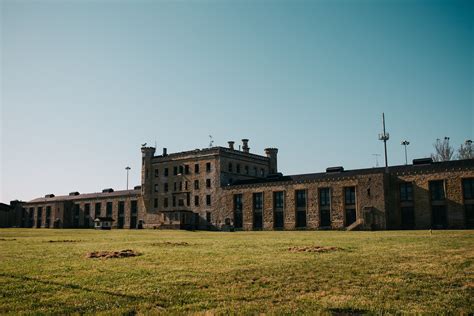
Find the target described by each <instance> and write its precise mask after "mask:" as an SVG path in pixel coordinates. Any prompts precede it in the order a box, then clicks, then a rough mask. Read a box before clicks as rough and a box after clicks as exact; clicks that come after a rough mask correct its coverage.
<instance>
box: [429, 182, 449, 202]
mask: <svg viewBox="0 0 474 316" xmlns="http://www.w3.org/2000/svg"><path fill="white" fill-rule="evenodd" d="M429 187H430V195H431V201H442V200H444V199H445V194H444V181H443V180H437V181H430V182H429Z"/></svg>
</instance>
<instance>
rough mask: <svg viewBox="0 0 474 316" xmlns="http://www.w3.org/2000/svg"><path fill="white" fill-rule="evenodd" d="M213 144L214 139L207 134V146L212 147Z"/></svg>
mask: <svg viewBox="0 0 474 316" xmlns="http://www.w3.org/2000/svg"><path fill="white" fill-rule="evenodd" d="M213 145H214V140H213V139H212V135H209V148H212V146H213Z"/></svg>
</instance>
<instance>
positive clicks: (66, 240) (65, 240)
mask: <svg viewBox="0 0 474 316" xmlns="http://www.w3.org/2000/svg"><path fill="white" fill-rule="evenodd" d="M81 241H82V240H68V239H64V240H48V242H81Z"/></svg>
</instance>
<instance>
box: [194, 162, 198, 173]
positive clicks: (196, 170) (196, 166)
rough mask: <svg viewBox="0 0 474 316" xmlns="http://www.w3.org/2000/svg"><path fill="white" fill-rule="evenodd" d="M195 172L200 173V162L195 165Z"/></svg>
mask: <svg viewBox="0 0 474 316" xmlns="http://www.w3.org/2000/svg"><path fill="white" fill-rule="evenodd" d="M194 173H199V164H195V165H194Z"/></svg>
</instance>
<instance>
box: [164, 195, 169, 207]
mask: <svg viewBox="0 0 474 316" xmlns="http://www.w3.org/2000/svg"><path fill="white" fill-rule="evenodd" d="M163 206H164V207H168V198H167V197H165V199H164V200H163Z"/></svg>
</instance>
